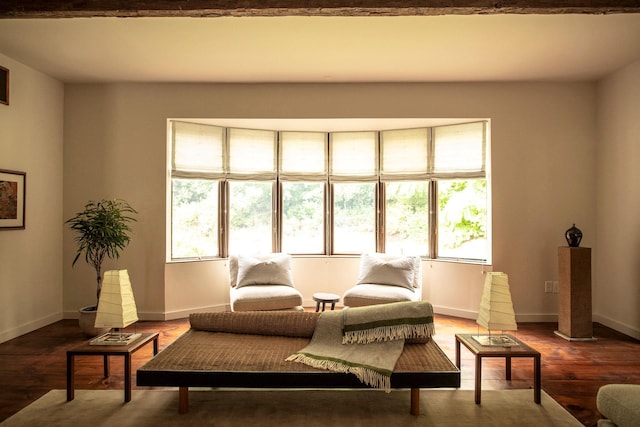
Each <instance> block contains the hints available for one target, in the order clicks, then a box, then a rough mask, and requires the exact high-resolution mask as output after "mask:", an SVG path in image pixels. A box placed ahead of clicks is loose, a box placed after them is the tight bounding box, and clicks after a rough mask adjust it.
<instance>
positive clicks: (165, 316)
mask: <svg viewBox="0 0 640 427" xmlns="http://www.w3.org/2000/svg"><path fill="white" fill-rule="evenodd" d="M220 311H229V305H228V304H219V305H214V306H207V307H198V308H190V309H186V310H173V311H167V312H164V313H149V312H140V311H139V312H138V318H139V319H140V320H175V319H185V318H187V317H189V315H190V314H192V313H204V312H220Z"/></svg>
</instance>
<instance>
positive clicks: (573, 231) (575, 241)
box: [564, 224, 582, 248]
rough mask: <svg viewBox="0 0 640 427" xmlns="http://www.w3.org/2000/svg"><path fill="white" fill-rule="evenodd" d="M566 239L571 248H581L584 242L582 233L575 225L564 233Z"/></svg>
mask: <svg viewBox="0 0 640 427" xmlns="http://www.w3.org/2000/svg"><path fill="white" fill-rule="evenodd" d="M564 237H565V238H566V239H567V243H568V244H569V247H571V248H577V247H578V246H580V241H581V240H582V231H580V229H579V228H578V227H576V225H575V224H573V226H572V227H571V228H570V229H568V230H567V231H566V232H565V233H564Z"/></svg>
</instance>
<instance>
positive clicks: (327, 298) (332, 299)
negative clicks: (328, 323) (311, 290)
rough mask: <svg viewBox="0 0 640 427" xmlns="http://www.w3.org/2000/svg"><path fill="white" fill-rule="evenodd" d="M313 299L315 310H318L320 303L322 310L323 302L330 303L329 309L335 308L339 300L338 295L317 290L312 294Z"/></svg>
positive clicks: (323, 307)
mask: <svg viewBox="0 0 640 427" xmlns="http://www.w3.org/2000/svg"><path fill="white" fill-rule="evenodd" d="M313 300H314V301H315V302H316V311H320V304H322V311H324V309H325V304H328V303H331V310H334V309H335V308H336V303H337V302H338V301H340V295H337V294H330V293H326V292H317V293H315V294H313Z"/></svg>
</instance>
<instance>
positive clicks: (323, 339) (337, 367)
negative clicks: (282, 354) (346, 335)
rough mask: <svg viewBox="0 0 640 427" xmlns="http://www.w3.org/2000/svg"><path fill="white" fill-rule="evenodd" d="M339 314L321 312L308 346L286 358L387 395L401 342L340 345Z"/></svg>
mask: <svg viewBox="0 0 640 427" xmlns="http://www.w3.org/2000/svg"><path fill="white" fill-rule="evenodd" d="M342 325H343V316H342V312H341V311H325V312H324V313H322V314H321V315H320V317H319V318H318V323H317V324H316V330H315V332H314V334H313V337H312V338H311V342H310V343H309V345H307V346H306V347H305V348H303V349H302V350H300V351H299V352H297V353H294V354H292V355H291V356H289V357H288V358H287V360H288V361H293V362H300V363H304V364H306V365H309V366H313V367H314V368H320V369H327V370H330V371H334V372H345V373H351V374H354V375H355V376H356V377H357V378H358V379H359V380H360V381H362V382H363V383H364V384H366V385H368V386H371V387H374V388H379V389H383V390H385V391H386V392H389V391H391V372H392V371H393V368H394V367H395V365H396V361H397V360H398V357H400V353H402V349H403V348H404V340H395V341H385V342H375V343H370V344H349V345H343V344H342Z"/></svg>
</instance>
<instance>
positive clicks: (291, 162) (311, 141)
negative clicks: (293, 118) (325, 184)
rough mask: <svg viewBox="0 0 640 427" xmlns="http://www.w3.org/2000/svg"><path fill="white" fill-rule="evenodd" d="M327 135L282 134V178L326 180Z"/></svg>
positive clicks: (305, 133)
mask: <svg viewBox="0 0 640 427" xmlns="http://www.w3.org/2000/svg"><path fill="white" fill-rule="evenodd" d="M326 177H327V134H326V133H323V132H281V133H280V178H282V179H285V180H290V181H293V180H296V179H304V180H305V181H309V180H314V179H326Z"/></svg>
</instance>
